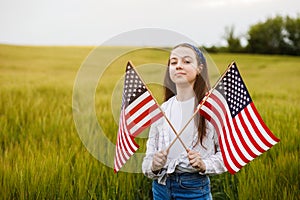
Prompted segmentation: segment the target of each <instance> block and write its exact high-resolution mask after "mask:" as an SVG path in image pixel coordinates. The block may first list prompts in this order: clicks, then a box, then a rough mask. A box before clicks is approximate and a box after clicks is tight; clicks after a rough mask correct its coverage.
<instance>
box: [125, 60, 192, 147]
mask: <svg viewBox="0 0 300 200" xmlns="http://www.w3.org/2000/svg"><path fill="white" fill-rule="evenodd" d="M128 63H129V64H130V65H131V66H132V69H133V70H134V71H135V73H136V74H137V75H138V76H139V77H140V79H141V81H142V82H143V84H144V85H145V87H146V89H147V90H148V92H149V93H150V95H151V96H152V97H153V99H154V101H155V103H156V104H157V105H158V108H159V110H160V111H161V113H162V114H163V116H164V118H165V119H166V120H167V122H168V124H169V125H170V127H171V129H172V130H173V132H174V134H175V135H176V138H175V141H176V139H177V138H178V139H179V141H180V143H181V144H182V146H183V147H184V149H185V150H186V152H188V148H187V147H186V145H185V144H184V142H183V141H182V139H181V138H180V137H179V134H178V133H177V131H176V130H175V128H174V126H173V125H172V124H171V122H170V120H169V119H168V118H167V116H166V114H165V112H164V111H163V110H162V108H161V107H160V105H159V104H158V102H157V100H156V99H155V98H154V96H153V95H152V93H151V91H150V90H149V88H148V87H147V85H146V83H145V82H144V80H143V79H142V78H141V76H140V74H139V73H138V72H137V71H136V70H135V67H134V65H133V63H132V62H131V61H128ZM175 141H174V142H175ZM169 150H170V148H168V149H167V152H169Z"/></svg>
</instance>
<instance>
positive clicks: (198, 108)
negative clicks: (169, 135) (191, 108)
mask: <svg viewBox="0 0 300 200" xmlns="http://www.w3.org/2000/svg"><path fill="white" fill-rule="evenodd" d="M234 63H235V62H234V61H233V62H231V63H230V64H229V65H228V67H227V69H226V70H225V72H224V73H223V74H222V76H220V78H219V79H218V80H217V82H216V83H215V84H214V86H213V87H212V88H211V89H210V90H209V92H208V94H207V95H206V96H205V97H204V99H203V100H202V101H201V103H200V104H199V105H198V106H197V109H196V110H195V112H194V113H193V115H192V117H191V118H190V119H189V121H188V122H187V123H186V124H185V126H184V127H183V128H182V129H181V130H180V131H179V133H178V134H177V135H178V137H176V138H174V140H173V141H172V142H171V143H170V145H169V146H168V148H167V151H169V150H170V148H171V147H172V146H173V145H174V143H175V142H176V140H177V138H179V136H180V135H181V134H182V133H183V131H184V130H185V129H186V127H187V126H188V125H189V123H190V122H191V121H192V120H193V119H194V117H195V116H196V114H197V113H198V112H199V110H200V108H201V107H202V106H203V104H204V103H205V101H206V100H207V99H208V97H209V96H210V95H211V93H212V91H213V90H214V89H215V88H216V87H217V85H218V84H219V83H220V81H221V80H222V79H223V77H224V76H225V75H226V73H227V71H228V70H229V69H230V68H231V66H232V65H233V64H234ZM187 152H188V150H187Z"/></svg>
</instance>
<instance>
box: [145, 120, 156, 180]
mask: <svg viewBox="0 0 300 200" xmlns="http://www.w3.org/2000/svg"><path fill="white" fill-rule="evenodd" d="M158 121H159V120H158ZM158 121H156V122H155V123H153V124H152V125H151V127H150V130H149V137H148V140H147V150H146V156H145V157H144V160H143V163H142V171H143V173H144V174H145V176H147V177H148V178H151V179H155V178H158V177H159V176H160V173H158V174H154V173H153V172H152V170H151V166H152V160H153V155H154V154H155V152H157V151H158V139H159V130H158Z"/></svg>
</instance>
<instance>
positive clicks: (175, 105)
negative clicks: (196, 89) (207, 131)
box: [168, 97, 196, 159]
mask: <svg viewBox="0 0 300 200" xmlns="http://www.w3.org/2000/svg"><path fill="white" fill-rule="evenodd" d="M194 111H195V97H192V98H190V99H188V100H186V101H178V100H177V99H176V98H175V99H174V101H173V102H172V105H171V111H170V116H169V117H170V118H169V120H170V122H171V124H172V125H173V126H174V128H175V130H176V132H177V133H178V134H179V132H180V131H181V129H182V128H183V127H184V126H185V125H186V123H187V122H188V120H189V119H190V118H191V117H192V116H193V113H194ZM195 130H196V126H195V121H194V119H193V120H192V121H191V122H190V123H189V124H188V126H187V127H186V129H185V130H184V131H183V133H182V134H181V135H180V138H181V139H182V141H183V142H184V144H185V145H186V147H188V146H190V145H191V144H192V142H193V134H194V132H195ZM168 132H169V135H170V138H171V141H173V140H174V139H175V138H176V135H175V133H174V132H173V130H172V129H171V128H169V130H168ZM184 151H185V149H184V147H183V145H182V144H181V142H180V141H179V140H178V139H177V140H176V142H175V143H174V145H173V146H172V147H171V148H170V151H169V154H168V158H169V159H176V158H178V157H179V155H180V154H181V153H182V152H184Z"/></svg>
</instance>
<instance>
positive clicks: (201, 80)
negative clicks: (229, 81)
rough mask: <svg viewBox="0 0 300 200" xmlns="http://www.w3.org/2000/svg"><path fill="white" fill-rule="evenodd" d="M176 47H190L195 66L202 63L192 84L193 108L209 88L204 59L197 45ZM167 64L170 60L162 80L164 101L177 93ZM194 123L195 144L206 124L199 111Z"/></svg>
mask: <svg viewBox="0 0 300 200" xmlns="http://www.w3.org/2000/svg"><path fill="white" fill-rule="evenodd" d="M178 47H187V48H190V49H192V50H193V51H194V53H195V55H196V59H197V64H198V66H197V67H199V66H200V65H201V64H202V65H203V66H202V70H201V73H200V74H198V75H197V76H196V80H195V83H194V86H193V90H194V92H195V96H196V98H195V108H196V107H197V105H198V104H199V103H200V101H201V100H202V99H203V97H204V96H205V94H206V92H208V91H209V89H210V83H209V79H208V70H207V64H206V59H205V57H204V55H203V53H202V52H201V51H200V50H199V49H198V48H197V47H195V46H193V45H191V44H188V43H183V44H179V45H177V46H175V47H174V48H173V49H172V51H173V50H174V49H176V48H178ZM169 66H170V60H169V61H168V66H167V70H166V74H165V80H164V89H165V101H168V99H170V98H171V97H173V96H175V95H176V94H177V92H176V85H175V83H174V82H173V81H172V80H171V78H170V73H169ZM195 124H198V126H197V127H198V140H197V143H196V144H198V143H200V144H201V145H202V141H203V138H204V137H205V136H206V124H205V118H204V117H203V116H201V115H199V113H198V114H197V115H196V117H195ZM196 144H195V145H196ZM202 146H203V145H202Z"/></svg>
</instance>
